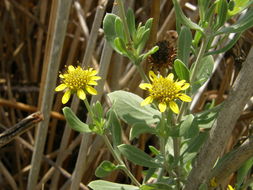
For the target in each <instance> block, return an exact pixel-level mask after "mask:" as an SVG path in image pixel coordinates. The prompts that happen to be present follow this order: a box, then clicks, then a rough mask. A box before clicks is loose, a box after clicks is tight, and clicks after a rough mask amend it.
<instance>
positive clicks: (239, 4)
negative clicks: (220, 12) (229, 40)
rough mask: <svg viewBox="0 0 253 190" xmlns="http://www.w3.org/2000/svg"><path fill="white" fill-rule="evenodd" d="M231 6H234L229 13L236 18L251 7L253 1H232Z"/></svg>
mask: <svg viewBox="0 0 253 190" xmlns="http://www.w3.org/2000/svg"><path fill="white" fill-rule="evenodd" d="M229 4H232V5H230V6H232V7H233V8H232V10H231V9H229V11H228V15H229V16H230V17H231V16H234V15H236V14H238V13H240V12H242V11H243V10H244V9H246V8H248V7H250V5H252V4H253V1H251V0H233V1H230V2H229Z"/></svg>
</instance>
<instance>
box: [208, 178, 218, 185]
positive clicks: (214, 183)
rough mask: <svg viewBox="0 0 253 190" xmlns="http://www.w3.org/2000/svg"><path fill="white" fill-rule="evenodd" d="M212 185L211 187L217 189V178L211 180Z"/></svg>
mask: <svg viewBox="0 0 253 190" xmlns="http://www.w3.org/2000/svg"><path fill="white" fill-rule="evenodd" d="M210 185H211V187H217V186H218V184H217V182H216V179H215V177H214V178H212V179H211V180H210Z"/></svg>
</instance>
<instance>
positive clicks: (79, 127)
mask: <svg viewBox="0 0 253 190" xmlns="http://www.w3.org/2000/svg"><path fill="white" fill-rule="evenodd" d="M62 111H63V114H64V116H65V118H66V121H67V123H68V125H69V126H70V127H71V128H72V129H73V130H75V131H78V132H80V133H90V132H92V131H91V130H90V128H89V126H88V125H87V124H86V123H83V122H82V121H80V119H78V117H77V116H76V115H75V113H74V112H73V111H72V110H71V109H70V108H69V107H64V108H63V109H62Z"/></svg>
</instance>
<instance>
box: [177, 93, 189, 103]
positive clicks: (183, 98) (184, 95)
mask: <svg viewBox="0 0 253 190" xmlns="http://www.w3.org/2000/svg"><path fill="white" fill-rule="evenodd" d="M178 98H179V99H180V100H182V101H184V102H191V101H192V98H191V97H190V96H187V95H186V94H183V93H181V94H179V95H178Z"/></svg>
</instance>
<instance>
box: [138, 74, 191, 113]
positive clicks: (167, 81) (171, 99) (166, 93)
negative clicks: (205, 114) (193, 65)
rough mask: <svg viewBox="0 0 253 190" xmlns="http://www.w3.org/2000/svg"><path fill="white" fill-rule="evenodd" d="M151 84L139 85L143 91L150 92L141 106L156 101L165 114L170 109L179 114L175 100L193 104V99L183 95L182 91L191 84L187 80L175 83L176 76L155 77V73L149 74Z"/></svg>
mask: <svg viewBox="0 0 253 190" xmlns="http://www.w3.org/2000/svg"><path fill="white" fill-rule="evenodd" d="M149 78H150V80H151V84H149V83H142V84H140V85H139V87H140V88H141V89H144V90H148V91H149V96H148V97H147V98H146V99H145V100H143V102H142V103H141V106H145V105H147V104H150V103H152V102H153V101H156V102H157V103H158V108H159V110H160V112H164V111H165V110H166V108H167V107H169V108H170V109H171V110H172V111H173V112H174V113H176V114H178V113H179V108H178V105H177V104H176V102H175V100H177V99H180V100H182V101H184V102H191V101H192V99H191V97H189V96H187V95H186V94H184V93H182V92H181V91H183V90H186V89H187V88H189V86H190V84H189V83H186V82H185V80H181V81H177V80H176V81H174V75H173V74H172V73H170V74H169V75H168V76H167V77H165V78H164V77H163V76H161V75H159V74H158V75H155V73H154V72H153V71H150V72H149Z"/></svg>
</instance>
